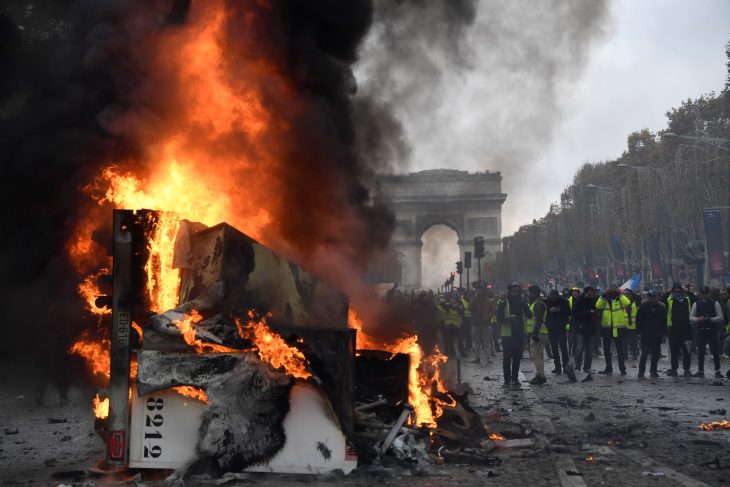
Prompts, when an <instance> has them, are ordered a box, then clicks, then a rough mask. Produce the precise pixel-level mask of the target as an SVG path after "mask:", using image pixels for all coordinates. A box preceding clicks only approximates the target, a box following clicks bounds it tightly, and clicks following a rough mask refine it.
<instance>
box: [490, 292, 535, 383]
mask: <svg viewBox="0 0 730 487" xmlns="http://www.w3.org/2000/svg"><path fill="white" fill-rule="evenodd" d="M525 318H532V311H530V307H529V306H528V305H527V301H525V299H524V298H523V297H522V289H521V288H520V285H519V283H517V282H513V283H512V284H510V285H509V286H507V296H505V297H504V298H501V299H500V300H499V302H498V303H497V323H498V324H499V325H500V332H501V335H502V369H503V372H504V386H505V387H508V386H510V385H514V386H519V385H520V381H519V379H518V375H519V373H520V361H521V360H522V344H523V343H524V341H525V328H524V327H525V321H524V320H525Z"/></svg>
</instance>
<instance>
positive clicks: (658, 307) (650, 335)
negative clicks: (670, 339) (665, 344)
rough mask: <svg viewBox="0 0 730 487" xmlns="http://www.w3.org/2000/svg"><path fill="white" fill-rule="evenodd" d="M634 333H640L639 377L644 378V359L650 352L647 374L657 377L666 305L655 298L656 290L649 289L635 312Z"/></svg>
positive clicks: (665, 332)
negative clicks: (649, 366) (649, 365)
mask: <svg viewBox="0 0 730 487" xmlns="http://www.w3.org/2000/svg"><path fill="white" fill-rule="evenodd" d="M636 333H637V334H638V335H641V356H640V357H639V379H643V378H644V373H645V372H646V359H647V356H648V355H649V354H651V368H650V369H649V374H650V375H651V376H652V377H659V372H658V371H657V365H658V364H659V355H660V353H661V343H662V337H663V336H664V335H666V334H667V307H666V306H665V305H664V303H661V302H659V301H658V300H657V296H656V292H654V291H649V292H648V293H647V295H646V301H644V302H643V303H641V306H639V310H638V311H637V312H636Z"/></svg>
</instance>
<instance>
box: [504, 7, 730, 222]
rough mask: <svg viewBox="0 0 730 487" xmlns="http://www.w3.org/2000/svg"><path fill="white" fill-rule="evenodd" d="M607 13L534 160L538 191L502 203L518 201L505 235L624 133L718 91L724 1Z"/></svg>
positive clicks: (612, 150)
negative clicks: (540, 180) (604, 28)
mask: <svg viewBox="0 0 730 487" xmlns="http://www.w3.org/2000/svg"><path fill="white" fill-rule="evenodd" d="M611 8H612V20H611V22H610V25H609V30H608V34H607V36H606V37H605V39H604V40H603V42H599V43H598V44H597V46H596V47H595V48H594V49H593V52H592V54H591V55H590V58H589V59H590V61H589V63H588V65H587V66H586V69H585V72H584V73H583V75H582V76H581V78H580V81H579V82H578V84H577V85H576V86H575V87H574V96H572V97H566V99H565V100H566V108H565V116H564V119H563V122H562V123H560V124H559V126H558V127H557V131H556V134H555V136H554V138H553V142H552V144H551V146H550V148H549V150H548V151H547V152H546V153H545V154H544V155H543V156H542V157H539V158H538V160H537V167H538V168H539V169H541V172H542V173H543V174H545V176H546V178H545V185H544V188H543V189H542V190H538V188H535V187H534V186H532V185H531V187H530V192H529V193H530V194H529V197H530V199H531V200H532V201H533V202H534V205H531V207H530V206H523V205H520V206H521V211H519V212H515V211H513V210H514V206H515V205H511V204H510V203H511V202H513V201H515V200H518V199H517V198H514V195H512V196H513V197H512V198H510V197H509V196H508V198H507V202H506V203H505V206H504V222H503V228H502V231H503V235H505V236H506V235H509V234H511V233H512V232H514V231H515V230H516V229H517V228H518V227H519V226H520V225H522V224H525V223H529V222H530V221H532V219H533V218H539V217H540V216H542V215H544V214H545V213H546V211H547V209H548V206H549V205H550V203H551V202H552V201H556V200H558V198H559V195H560V193H561V191H562V189H563V188H564V187H565V186H567V185H568V184H570V182H571V180H572V177H573V174H574V173H575V171H576V169H577V168H578V167H579V166H580V165H581V164H582V163H584V162H586V161H590V162H596V161H601V160H606V159H612V158H615V157H617V156H618V155H620V154H621V152H622V151H623V150H624V149H625V147H626V137H627V135H628V134H629V133H630V132H632V131H635V130H639V129H642V128H649V129H650V130H652V131H657V130H660V129H662V128H664V127H665V125H666V117H665V115H664V114H665V112H666V111H668V110H669V109H670V108H672V107H676V106H678V105H679V104H680V102H681V101H682V100H685V99H687V98H688V97H692V98H696V97H698V96H699V95H701V94H704V93H708V92H710V91H713V90H714V91H720V90H721V89H722V87H723V86H724V82H725V74H726V67H725V61H726V60H725V43H726V42H727V41H728V40H730V1H727V0H702V1H690V0H618V1H616V2H614V3H613V4H612V7H611ZM520 199H522V198H520Z"/></svg>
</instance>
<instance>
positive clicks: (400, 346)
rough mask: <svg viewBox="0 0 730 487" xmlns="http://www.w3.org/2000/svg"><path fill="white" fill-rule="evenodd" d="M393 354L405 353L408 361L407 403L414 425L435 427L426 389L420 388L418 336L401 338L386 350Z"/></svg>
mask: <svg viewBox="0 0 730 487" xmlns="http://www.w3.org/2000/svg"><path fill="white" fill-rule="evenodd" d="M387 350H388V351H389V352H393V353H407V354H408V355H409V356H410V358H411V360H410V370H409V371H408V402H409V403H410V404H411V406H413V410H414V411H415V413H416V424H423V425H426V426H429V427H433V426H436V420H435V418H434V416H433V412H432V411H431V404H430V401H429V399H430V397H429V394H428V389H426V388H424V387H422V386H423V385H424V384H422V381H421V377H420V376H419V373H418V370H419V368H420V366H421V359H423V350H421V346H420V345H419V344H418V336H416V335H413V336H412V337H408V338H403V339H401V340H398V341H397V342H396V343H395V344H393V345H392V346H391V347H388V349H387Z"/></svg>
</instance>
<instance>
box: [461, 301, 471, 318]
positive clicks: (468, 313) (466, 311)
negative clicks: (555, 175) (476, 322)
mask: <svg viewBox="0 0 730 487" xmlns="http://www.w3.org/2000/svg"><path fill="white" fill-rule="evenodd" d="M461 305H462V306H463V307H464V318H471V310H469V306H471V303H469V301H467V300H466V299H464V298H461Z"/></svg>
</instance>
